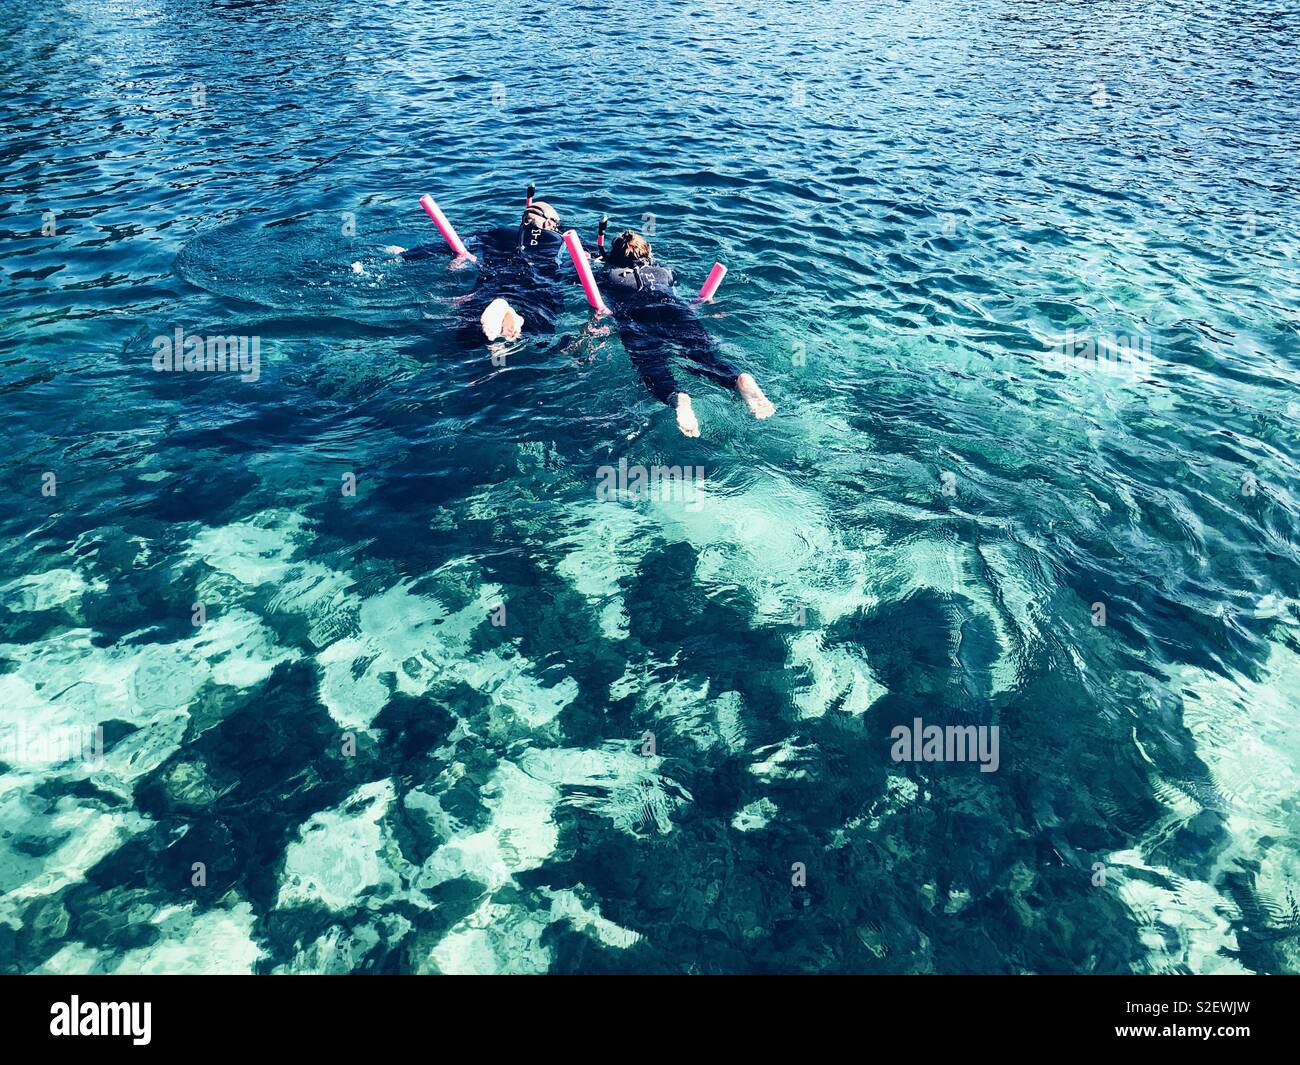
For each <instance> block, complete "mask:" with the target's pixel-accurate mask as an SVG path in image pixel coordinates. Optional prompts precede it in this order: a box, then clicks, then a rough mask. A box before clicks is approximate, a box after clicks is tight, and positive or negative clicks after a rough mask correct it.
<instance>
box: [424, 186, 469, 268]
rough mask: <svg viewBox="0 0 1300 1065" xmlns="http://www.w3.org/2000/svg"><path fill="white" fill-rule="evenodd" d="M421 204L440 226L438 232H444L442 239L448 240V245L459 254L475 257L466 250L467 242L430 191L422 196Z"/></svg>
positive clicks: (434, 222) (436, 224)
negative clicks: (462, 238)
mask: <svg viewBox="0 0 1300 1065" xmlns="http://www.w3.org/2000/svg"><path fill="white" fill-rule="evenodd" d="M420 206H421V207H423V208H424V213H425V214H427V215H428V216H429V217H430V218H432V219H433V224H434V225H435V226H437V227H438V232H439V233H441V234H442V239H443V240H445V241H446V242H447V246H448V247H449V248H451V250H452V251H454V252H455V253H456V254H457V255H463V256H465V257H466V258H468V259H473V258H474V256H472V255H470V253H469V252H468V251H467V250H466V248H465V242H464V241H463V240H461V239H460V235H459V234H458V233H457V232H456V228H455V227H454V226H453V225H452V224H451V223H450V222H448V221H447V216H446V215H445V214H443V213H442V208H441V207H439V206H438V205H437V204H436V203H434V202H433V197H432V196H430V195H429V194H428V193H425V194H424V195H423V196H421V197H420Z"/></svg>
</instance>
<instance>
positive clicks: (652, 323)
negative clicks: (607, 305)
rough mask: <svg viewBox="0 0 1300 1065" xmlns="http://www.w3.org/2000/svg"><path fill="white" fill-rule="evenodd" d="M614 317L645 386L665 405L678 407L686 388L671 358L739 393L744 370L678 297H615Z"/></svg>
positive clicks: (625, 346)
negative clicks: (679, 381) (676, 357)
mask: <svg viewBox="0 0 1300 1065" xmlns="http://www.w3.org/2000/svg"><path fill="white" fill-rule="evenodd" d="M615 303H616V307H615V314H616V316H617V317H618V322H619V332H620V335H621V336H622V338H623V347H624V348H625V349H626V350H627V353H628V356H629V357H630V358H631V359H632V365H633V366H635V367H636V371H637V373H638V374H639V375H640V377H641V380H642V382H644V384H645V386H646V388H648V389H649V390H650V394H651V395H653V396H654V397H655V399H657V400H659V401H660V402H661V403H666V404H667V405H668V406H670V407H671V406H674V397H675V396H676V395H677V393H678V392H680V391H681V388H679V387H678V384H677V380H676V378H675V377H674V376H673V372H672V369H671V368H670V366H669V361H668V360H669V359H670V358H671V357H672V355H673V354H674V353H676V354H678V355H681V356H682V357H683V358H685V359H687V360H688V362H689V364H688V366H687V368H688V369H689V370H691V371H692V372H694V373H696V374H699V376H701V377H707V378H708V379H709V380H711V381H716V382H717V383H718V384H720V385H722V386H723V387H724V388H731V389H734V388H735V387H736V380H737V378H739V377H740V371H739V370H738V369H736V367H734V366H732V365H731V364H730V363H729V362H727V361H726V360H725V359H724V358H723V357H722V355H721V354H720V352H719V350H718V345H717V342H716V341H715V340H714V339H713V338H712V337H711V336H709V334H708V333H707V332H706V331H705V329H704V326H702V325H701V324H700V320H699V319H698V318H696V317H695V314H694V312H693V311H692V310H691V309H690V308H689V307H688V306H686V304H684V303H682V302H681V301H680V300H678V299H676V298H669V299H662V298H658V299H645V300H626V301H625V300H623V299H621V298H618V297H615Z"/></svg>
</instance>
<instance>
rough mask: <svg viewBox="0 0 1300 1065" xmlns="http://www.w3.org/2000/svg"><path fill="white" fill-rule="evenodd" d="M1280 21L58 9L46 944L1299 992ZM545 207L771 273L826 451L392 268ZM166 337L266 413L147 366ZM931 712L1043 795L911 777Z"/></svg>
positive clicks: (23, 159)
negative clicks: (73, 752) (1139, 362)
mask: <svg viewBox="0 0 1300 1065" xmlns="http://www.w3.org/2000/svg"><path fill="white" fill-rule="evenodd" d="M1249 6H1250V7H1251V8H1253V9H1254V10H1245V5H1220V4H1213V5H1204V4H1200V3H1191V2H1156V3H1144V4H1131V3H1126V2H1120V3H1115V4H1108V5H1089V6H1087V7H1086V8H1082V7H1076V6H1075V5H1066V4H1060V3H1050V4H1048V3H1041V4H1032V5H1030V4H1022V3H1001V2H995V0H971V2H965V3H963V2H958V0H951V2H947V0H934V2H914V3H879V2H853V3H848V2H846V3H828V4H820V5H808V4H798V3H764V4H751V5H745V4H739V5H738V4H721V3H703V4H692V5H679V4H675V3H668V2H647V3H640V4H634V5H626V6H625V7H623V8H621V9H618V10H617V11H614V12H611V11H610V10H608V9H607V8H606V7H605V6H604V5H596V4H585V5H582V4H579V5H575V6H571V7H569V8H567V9H565V10H563V11H558V10H555V11H552V10H550V9H549V8H547V7H546V6H543V5H536V4H517V3H512V4H497V3H479V4H474V5H438V6H437V7H435V8H432V9H430V10H425V9H423V7H421V6H419V5H414V6H413V5H404V4H397V3H375V2H370V3H348V2H329V3H324V2H305V0H300V2H285V3H276V4H256V5H253V4H244V3H224V4H222V3H217V4H211V5H190V4H173V3H131V4H127V3H114V2H101V3H94V4H91V3H86V2H66V3H58V4H56V3H50V2H46V0H35V2H31V3H25V4H19V3H15V2H13V0H6V2H5V3H3V5H0V13H2V17H3V24H4V27H5V33H4V34H3V35H0V64H2V65H3V69H4V70H5V72H6V76H5V78H4V83H5V84H4V86H3V89H0V93H2V95H0V99H2V100H3V114H4V123H3V131H2V132H0V160H2V164H0V214H2V215H3V223H2V225H3V227H4V242H3V245H0V247H2V248H3V251H2V252H0V254H2V255H3V259H2V261H0V269H2V270H3V274H4V284H3V287H0V307H2V314H0V322H2V325H0V404H2V406H0V414H2V415H3V425H4V430H3V434H4V436H3V444H4V447H3V458H2V460H0V461H3V483H4V485H5V487H6V499H7V501H8V505H7V506H5V507H3V508H0V551H2V553H3V558H4V570H3V574H2V575H0V715H3V719H2V721H0V724H3V726H4V728H5V729H7V730H8V731H7V732H5V733H2V734H0V739H5V738H6V737H7V739H6V742H7V743H8V744H9V746H8V747H7V748H5V749H4V750H3V751H0V770H2V772H0V893H2V894H0V964H2V965H3V966H4V968H5V970H6V971H19V972H28V971H47V972H48V971H54V972H119V971H127V972H135V971H167V972H170V971H177V970H182V971H258V972H285V971H295V972H296V971H329V972H336V971H350V970H360V971H395V972H430V971H443V972H465V971H469V972H536V971H553V972H573V971H587V972H593V971H594V972H641V971H654V972H661V971H664V972H719V971H725V972H736V971H740V972H935V971H937V972H1026V971H1028V972H1128V971H1138V972H1147V971H1161V972H1163V971H1191V972H1257V973H1276V972H1296V971H1300V941H1298V939H1297V935H1298V929H1300V923H1298V921H1300V917H1298V912H1300V911H1298V910H1297V901H1296V899H1297V891H1298V889H1300V842H1298V841H1300V809H1298V808H1297V798H1296V797H1297V795H1298V794H1300V786H1298V785H1300V731H1298V729H1297V714H1298V713H1300V710H1298V709H1297V707H1298V706H1300V643H1298V640H1297V632H1298V629H1297V626H1298V625H1300V604H1298V602H1297V600H1298V599H1300V578H1298V573H1300V571H1298V569H1297V565H1296V563H1297V528H1298V524H1297V498H1296V493H1297V487H1298V486H1300V478H1298V477H1297V468H1296V464H1295V459H1294V445H1295V441H1296V424H1297V415H1298V414H1300V393H1298V391H1297V388H1296V385H1297V381H1298V380H1300V345H1298V343H1297V334H1296V322H1297V291H1298V288H1300V273H1298V271H1297V268H1296V253H1297V249H1300V228H1298V226H1300V223H1298V222H1297V218H1300V214H1298V213H1297V209H1296V208H1297V195H1296V192H1297V180H1296V168H1295V162H1296V149H1297V134H1296V130H1297V129H1300V121H1297V120H1298V119H1300V114H1298V113H1297V112H1298V110H1300V109H1298V107H1297V103H1298V101H1300V89H1298V87H1297V81H1296V75H1295V70H1294V58H1295V55H1296V47H1297V35H1298V31H1300V16H1297V15H1296V14H1295V13H1294V12H1293V11H1288V10H1287V8H1286V5H1283V4H1280V3H1272V2H1267V3H1264V4H1262V5H1249ZM530 180H534V181H536V182H537V183H538V186H539V195H544V196H545V198H547V199H548V200H550V201H551V202H553V203H555V204H556V205H557V206H558V207H559V208H560V209H561V210H562V211H563V212H564V213H565V215H566V217H567V218H568V219H569V220H571V221H572V223H573V224H576V225H577V226H578V228H579V230H580V231H581V232H582V233H583V234H584V236H585V237H587V238H588V239H590V235H591V232H592V229H593V227H594V222H595V219H596V218H597V217H598V216H599V214H600V212H602V211H608V212H609V213H610V215H611V216H612V218H613V224H614V225H615V226H616V227H620V228H621V227H625V226H633V227H636V228H645V227H646V226H647V225H648V221H647V220H646V219H645V216H646V215H651V216H653V221H654V227H655V235H654V243H655V246H656V250H657V251H658V253H659V254H660V256H661V257H662V258H663V259H665V260H666V261H668V262H669V263H670V264H671V265H672V266H674V267H675V268H676V269H677V271H678V273H679V274H681V275H682V276H684V277H685V278H687V279H688V281H689V280H693V281H694V282H695V283H698V282H699V281H700V280H702V279H703V277H704V275H705V274H706V273H707V270H708V267H709V266H710V264H711V263H712V262H713V261H714V260H715V259H718V260H721V261H723V262H725V263H726V264H727V265H728V266H729V267H730V270H731V272H730V274H729V276H728V278H727V280H726V282H725V283H724V286H723V288H722V290H721V292H720V294H719V297H718V299H717V301H716V302H715V303H714V304H713V305H712V306H710V307H709V308H708V310H707V317H706V323H707V325H708V328H709V329H710V330H711V331H712V332H713V333H714V334H715V335H716V336H717V337H719V339H720V340H721V342H722V343H723V345H724V347H725V349H726V351H727V352H728V354H729V355H730V356H732V357H733V358H735V359H736V360H737V361H740V362H742V363H743V364H744V365H746V366H747V367H749V368H750V369H752V371H753V372H754V373H755V374H756V375H757V376H758V378H759V379H760V380H761V381H762V382H763V383H764V385H765V386H766V387H767V389H768V392H769V394H770V395H771V396H772V398H773V399H774V400H775V401H776V403H777V404H778V407H779V413H778V415H777V417H776V418H775V419H773V420H771V421H769V422H766V423H763V424H761V425H760V424H757V423H755V422H754V421H752V420H751V419H750V418H748V417H747V415H746V414H745V412H744V410H743V408H742V407H741V406H740V405H738V403H737V402H736V401H735V400H734V399H733V398H731V397H729V396H727V395H725V394H724V393H722V392H721V391H720V390H719V389H717V388H716V387H714V386H712V385H708V384H699V385H696V386H695V387H694V389H693V394H694V395H695V405H696V409H697V411H698V413H699V415H700V419H701V423H702V427H703V430H704V432H703V436H702V438H701V439H700V440H698V441H687V440H685V439H684V438H682V437H681V436H679V435H678V434H677V433H676V431H675V429H674V428H673V426H672V424H671V418H670V417H669V416H668V415H667V413H666V412H665V410H664V409H663V408H662V407H657V406H656V405H655V404H654V403H653V402H652V401H651V400H650V399H649V397H648V396H647V395H645V393H644V392H643V390H642V388H641V386H640V385H639V383H638V382H637V381H636V379H635V375H634V373H633V371H632V368H631V366H630V365H629V363H628V360H627V357H626V355H625V354H624V352H623V349H622V347H621V345H620V343H619V341H618V338H617V335H616V333H613V332H601V331H599V330H591V329H588V328H586V322H587V320H588V319H587V315H586V314H585V313H584V312H583V308H582V306H581V304H580V301H579V299H578V298H577V297H576V293H575V298H573V299H572V300H571V303H570V307H569V312H568V314H567V316H566V319H565V321H564V322H562V323H561V330H560V334H559V335H558V336H556V337H546V338H540V339H537V338H534V339H530V340H527V341H526V342H524V343H522V344H520V345H516V346H515V347H513V348H511V349H510V351H509V353H508V355H507V358H506V365H505V366H504V367H501V366H496V365H493V363H492V362H491V361H490V359H489V357H488V351H487V349H486V348H483V347H478V346H474V345H470V346H466V345H464V344H461V343H460V342H458V341H457V340H456V339H455V338H454V337H453V336H452V335H451V331H450V327H451V324H452V322H453V321H454V316H455V313H456V307H457V300H458V297H460V296H463V295H464V294H465V293H466V292H468V291H469V288H470V285H471V284H472V276H473V275H472V272H470V271H449V270H448V269H447V268H446V263H445V262H443V261H441V260H432V261H429V262H425V263H418V264H417V263H411V264H406V265H403V266H400V267H399V266H396V265H394V264H392V263H388V262H385V260H384V258H383V256H382V254H381V253H380V249H381V248H382V247H383V246H384V245H387V244H392V243H398V244H402V245H408V246H409V245H411V244H414V243H417V242H419V241H422V240H428V239H430V238H431V237H432V236H433V235H434V234H433V230H432V228H431V227H430V226H429V224H428V222H427V221H426V220H425V219H424V216H423V215H422V213H421V212H420V211H419V209H418V207H417V206H416V200H417V198H418V197H419V195H420V194H422V193H424V192H430V193H433V194H434V195H435V196H436V197H437V198H438V200H439V202H440V203H441V204H442V205H443V206H444V208H445V209H446V210H447V212H448V214H449V215H450V216H451V217H452V218H453V220H455V221H456V223H457V224H458V226H459V227H460V228H461V230H462V232H466V233H470V232H474V231H477V230H481V229H484V228H487V227H489V226H493V225H499V224H502V223H504V222H508V221H509V220H510V219H511V218H512V217H513V216H514V215H515V214H516V213H517V211H518V210H519V207H520V200H521V198H522V194H523V191H522V190H523V189H524V187H525V185H526V184H527V183H528V182H529V181H530ZM47 212H54V214H53V217H52V218H51V217H50V216H49V215H48V214H47ZM349 219H351V220H352V221H351V222H349ZM50 223H52V227H53V232H50V233H46V234H42V232H41V230H42V226H43V225H46V227H47V229H48V228H50ZM353 227H355V232H352V230H353ZM354 262H355V263H360V264H361V270H360V272H357V271H355V270H354V269H353V268H352V264H353V263H354ZM178 327H181V328H183V329H185V330H187V331H189V332H192V333H199V334H206V335H211V334H222V335H245V336H256V337H258V338H259V341H260V351H261V364H260V372H259V375H258V379H257V380H256V381H248V382H246V381H241V380H240V379H239V378H238V376H236V375H231V374H225V375H222V374H159V373H155V372H154V371H153V369H152V366H151V360H152V354H153V347H152V339H153V338H155V337H159V336H170V335H172V334H173V331H174V330H175V329H176V328H178ZM1071 334H1073V335H1075V336H1080V337H1087V338H1093V339H1096V338H1099V337H1100V338H1104V337H1120V338H1130V339H1132V338H1136V342H1137V343H1139V344H1140V345H1149V351H1150V358H1149V360H1148V362H1147V363H1146V364H1145V365H1144V366H1143V368H1142V369H1143V372H1142V373H1111V372H1106V364H1105V363H1104V362H1101V363H1090V362H1089V361H1088V360H1087V359H1082V358H1076V359H1060V358H1056V357H1054V356H1053V354H1052V352H1053V350H1054V345H1059V344H1060V343H1062V342H1063V340H1062V338H1066V337H1069V336H1070V335H1071ZM620 459H626V460H627V461H628V462H629V463H630V464H644V465H647V466H649V465H653V464H657V463H664V464H680V465H690V466H696V465H698V466H702V467H703V468H704V470H705V471H706V478H707V491H706V493H705V496H704V498H703V500H702V501H699V503H698V505H693V506H690V507H687V506H684V505H682V504H681V503H680V502H676V503H675V502H672V501H658V502H653V501H635V500H625V501H612V502H602V501H598V500H597V499H596V497H595V491H594V488H595V484H596V469H597V467H599V466H601V465H605V464H612V465H617V463H618V461H619V460H620ZM47 474H53V475H54V479H53V481H51V480H50V479H49V478H48V477H47V476H46V475H47ZM347 474H354V475H355V477H356V484H357V490H356V494H355V495H344V494H343V492H342V490H341V486H342V483H343V479H344V476H345V475H347ZM50 486H53V494H49V489H50ZM43 488H45V489H46V491H45V492H43V491H42V489H43ZM196 603H201V604H203V608H204V615H205V617H204V619H203V623H202V624H201V625H196V624H194V604H196ZM1094 604H1101V606H1102V607H1103V608H1104V611H1105V624H1104V625H1100V624H1094V618H1097V619H1100V615H1099V614H1098V612H1097V611H1096V610H1095V608H1094ZM502 605H504V607H505V615H504V624H500V625H497V624H493V612H494V610H495V609H496V608H497V607H498V606H502ZM801 608H802V609H801ZM498 617H499V612H498ZM918 717H919V718H922V719H924V720H925V721H926V722H935V723H940V724H945V723H954V722H956V723H970V724H979V725H984V726H992V725H997V726H998V728H999V730H1000V765H999V768H998V769H997V771H996V772H991V773H980V772H978V771H977V769H976V767H974V766H972V765H969V764H950V763H935V762H931V763H899V762H895V761H893V760H892V758H891V755H890V750H891V738H890V732H891V729H893V728H894V727H895V726H897V725H899V724H910V723H911V722H912V721H913V720H914V719H915V718H918ZM97 727H102V728H103V730H104V731H103V736H104V745H105V748H106V750H105V753H104V755H103V757H102V759H99V760H94V759H79V758H67V757H61V756H59V755H57V754H47V755H41V753H40V749H38V751H37V753H36V754H35V755H33V753H32V748H31V746H30V744H28V745H27V746H25V747H22V748H21V749H20V748H18V747H16V746H15V740H14V737H15V736H16V735H17V734H18V732H17V730H19V729H20V728H21V729H25V730H26V735H27V736H28V738H29V739H30V737H32V736H35V737H36V738H37V740H38V741H41V742H45V743H46V745H47V747H48V744H49V741H50V738H51V737H54V736H63V735H65V734H75V733H78V732H80V733H92V732H93V730H94V729H95V728H97ZM647 732H649V733H653V736H654V748H655V753H654V755H653V756H647V755H645V754H643V744H644V740H643V737H644V735H645V733H647ZM349 737H351V739H349ZM353 745H354V747H353ZM38 748H39V744H38ZM195 863H202V864H201V871H202V876H199V872H198V868H199V867H196V864H195ZM795 863H801V864H802V866H803V867H804V869H805V870H806V877H807V883H806V885H804V886H794V885H793V884H792V867H793V866H794V864H795ZM196 879H200V880H202V881H203V882H202V883H198V884H196V883H195V880H196Z"/></svg>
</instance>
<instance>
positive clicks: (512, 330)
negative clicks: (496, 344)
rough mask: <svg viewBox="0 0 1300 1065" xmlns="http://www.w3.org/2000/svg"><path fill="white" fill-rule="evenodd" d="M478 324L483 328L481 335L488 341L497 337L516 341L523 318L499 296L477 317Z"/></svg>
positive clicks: (521, 327)
mask: <svg viewBox="0 0 1300 1065" xmlns="http://www.w3.org/2000/svg"><path fill="white" fill-rule="evenodd" d="M479 324H480V325H482V326H483V335H484V336H485V337H487V338H488V339H489V340H496V339H497V338H498V337H505V338H506V339H507V340H518V339H519V334H520V333H522V332H523V329H524V319H523V316H522V315H521V314H519V313H518V312H516V311H515V309H514V308H513V307H511V306H510V304H508V303H507V302H506V301H505V300H503V299H502V298H501V297H500V296H498V297H497V298H496V299H494V300H493V301H492V302H491V303H489V304H488V305H487V307H486V309H485V310H484V311H483V314H482V315H481V316H480V317H479Z"/></svg>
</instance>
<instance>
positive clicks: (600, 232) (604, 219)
mask: <svg viewBox="0 0 1300 1065" xmlns="http://www.w3.org/2000/svg"><path fill="white" fill-rule="evenodd" d="M607 225H609V215H607V214H603V215H601V216H600V225H598V226H597V227H596V247H597V248H599V249H600V251H601V253H602V254H603V253H604V251H605V227H606V226H607Z"/></svg>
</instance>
